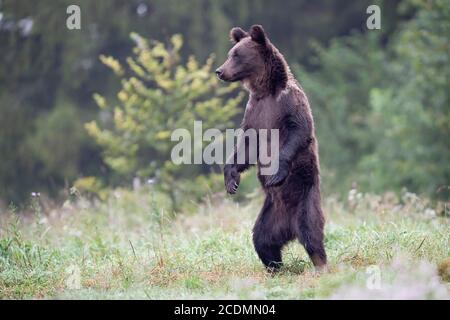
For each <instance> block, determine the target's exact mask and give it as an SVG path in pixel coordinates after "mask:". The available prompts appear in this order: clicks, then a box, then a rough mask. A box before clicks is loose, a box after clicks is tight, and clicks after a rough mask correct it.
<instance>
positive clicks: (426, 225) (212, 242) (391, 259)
mask: <svg viewBox="0 0 450 320" xmlns="http://www.w3.org/2000/svg"><path fill="white" fill-rule="evenodd" d="M159 200H160V199H158V196H157V195H155V194H154V193H153V192H152V190H151V189H150V190H147V189H146V190H142V191H140V192H131V191H126V190H116V191H115V192H113V193H112V194H111V195H110V196H109V198H108V199H107V200H106V201H98V202H96V201H88V200H86V199H84V198H82V197H75V198H74V199H72V200H70V201H69V200H68V201H67V202H66V203H65V204H64V205H63V206H60V207H58V208H55V209H52V210H43V206H42V205H41V203H42V201H41V200H40V199H39V198H38V197H35V198H34V199H33V200H32V204H31V206H30V210H29V212H28V214H22V213H21V214H18V213H17V209H15V208H14V207H12V206H11V207H10V208H9V209H8V213H9V214H0V217H1V220H0V298H1V299H11V298H12V299H19V298H26V299H54V298H57V299H99V298H102V299H189V298H191V299H230V298H236V299H322V298H326V299H328V298H330V299H347V298H357V299H360V298H371V299H378V298H380V299H384V298H394V299H395V298H402V299H404V298H406V299H413V298H417V299H449V298H450V293H449V288H450V286H449V281H450V278H449V272H450V258H449V235H450V228H449V220H448V219H449V218H448V208H447V209H446V208H445V207H444V206H443V204H442V203H438V204H431V203H428V202H427V201H426V200H424V199H421V198H419V197H418V196H416V195H415V194H411V193H406V192H405V193H403V195H402V196H401V197H397V196H395V195H394V194H385V195H382V196H377V195H368V194H361V193H358V191H356V190H352V191H350V192H349V194H348V198H347V199H345V200H343V201H339V200H337V199H336V198H333V197H327V198H325V199H323V206H324V210H325V212H326V215H327V225H326V249H327V253H328V257H329V270H328V272H325V273H323V274H317V273H315V272H314V270H313V268H312V265H311V263H310V261H309V259H308V257H307V255H306V252H305V251H304V249H303V248H302V247H301V246H300V245H299V244H298V242H292V243H291V244H290V245H288V246H287V247H286V248H285V249H284V251H283V257H284V262H285V265H284V266H283V268H282V270H281V271H280V272H279V273H277V274H275V275H270V274H268V273H267V272H266V271H265V270H264V268H263V266H262V264H261V263H260V261H259V259H258V257H257V256H256V253H255V251H254V249H253V245H252V241H251V229H252V226H253V223H254V220H255V218H256V215H257V213H258V210H259V207H260V206H261V203H262V199H261V198H259V196H257V195H255V196H254V197H250V198H249V199H248V201H246V202H245V203H244V204H238V203H235V202H233V201H232V200H231V199H230V198H228V197H227V198H223V195H215V196H209V197H207V198H206V199H205V200H204V202H203V203H202V204H194V203H193V204H191V206H190V207H189V208H186V210H185V211H186V212H180V213H178V214H176V215H174V214H170V212H169V211H167V210H164V205H163V204H161V203H163V201H159ZM374 275H375V278H373V277H374ZM377 277H378V278H377ZM374 279H375V280H374ZM377 279H378V280H377ZM373 281H375V282H373ZM377 281H378V282H377Z"/></svg>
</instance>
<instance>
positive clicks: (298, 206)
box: [216, 26, 326, 270]
mask: <svg viewBox="0 0 450 320" xmlns="http://www.w3.org/2000/svg"><path fill="white" fill-rule="evenodd" d="M230 37H231V40H232V41H233V43H234V46H233V48H232V49H231V50H230V51H229V53H228V59H227V60H226V61H225V63H224V64H223V65H222V66H221V67H220V68H219V69H218V70H217V71H216V73H217V75H218V77H219V78H221V79H222V80H225V81H242V82H243V84H244V86H245V88H246V89H247V90H248V91H249V93H250V97H249V100H248V103H247V106H246V110H245V115H244V119H243V122H242V129H244V130H247V129H250V128H253V129H279V130H280V131H279V132H280V156H279V159H280V168H279V170H278V172H277V173H276V174H274V175H272V176H263V175H261V170H260V164H259V163H258V164H257V165H258V178H259V180H260V182H261V185H262V187H263V189H264V192H265V194H266V199H265V201H264V205H263V208H262V210H261V212H260V214H259V216H258V219H257V221H256V224H255V227H254V229H253V241H254V245H255V249H256V251H257V253H258V255H259V257H260V258H261V260H262V262H263V263H264V265H265V266H266V267H267V268H269V269H270V270H276V269H277V268H278V267H279V266H280V265H281V249H282V247H283V246H284V245H285V244H286V243H287V242H288V241H290V240H293V239H295V238H297V239H298V240H299V241H300V243H301V244H302V245H303V246H304V247H305V249H306V251H307V252H308V254H309V256H310V258H311V260H312V262H313V264H314V265H315V266H316V267H324V266H325V265H326V253H325V249H324V246H323V238H324V234H323V228H324V216H323V213H322V209H321V205H320V178H319V157H318V152H317V142H316V138H315V133H314V121H313V117H312V114H311V109H310V106H309V102H308V99H307V97H306V95H305V93H304V92H303V90H302V88H301V87H300V85H299V84H298V83H297V81H296V80H295V79H294V77H293V75H292V73H291V71H290V69H289V67H288V65H287V63H286V61H285V59H284V57H283V55H282V54H281V53H280V52H279V51H278V49H277V48H275V46H273V45H272V43H271V42H270V40H269V39H268V38H267V36H266V34H265V32H264V30H263V28H262V27H261V26H253V27H252V28H251V29H250V31H249V32H245V31H244V30H242V29H241V28H233V29H232V30H231V32H230ZM244 142H246V141H245V140H244ZM238 150H240V148H236V152H235V154H234V155H233V156H232V157H233V159H234V160H236V159H237V153H238ZM235 163H236V161H234V162H233V163H231V162H230V161H228V162H227V164H226V165H225V168H224V176H225V186H226V188H227V191H228V192H229V193H231V194H233V193H235V192H236V189H237V187H238V186H239V181H240V173H241V172H243V171H244V170H246V169H247V168H248V167H250V165H251V163H249V162H247V163H245V164H235Z"/></svg>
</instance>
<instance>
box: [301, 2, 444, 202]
mask: <svg viewBox="0 0 450 320" xmlns="http://www.w3.org/2000/svg"><path fill="white" fill-rule="evenodd" d="M408 3H409V2H408ZM405 4H406V2H405ZM411 4H413V5H415V6H418V7H417V14H416V15H415V17H414V18H413V19H411V20H410V21H408V22H407V23H405V24H404V25H402V26H401V27H400V28H398V30H397V32H396V33H394V34H393V35H391V37H390V38H389V41H385V39H384V38H383V36H382V34H381V33H377V32H376V31H374V32H368V33H365V34H353V35H351V36H349V37H344V38H339V39H336V40H334V41H332V43H331V45H330V46H329V47H328V48H326V49H325V48H323V47H322V46H317V59H316V60H314V61H313V62H314V63H315V64H316V66H317V69H316V70H314V71H313V72H308V71H307V70H302V69H301V68H297V73H298V75H299V78H300V80H301V82H302V84H303V85H304V86H305V89H306V91H307V93H309V94H310V97H311V100H312V105H313V110H314V113H315V115H316V122H317V128H318V129H317V131H318V135H319V143H320V154H321V159H322V161H323V166H324V168H325V170H324V180H325V185H327V186H328V188H329V190H334V191H336V190H342V189H345V188H348V187H350V185H351V184H352V183H353V182H356V183H358V184H360V185H361V187H363V188H364V189H365V190H375V191H378V192H380V191H382V190H397V191H399V190H400V189H401V188H403V187H408V188H409V189H410V190H414V191H416V192H424V193H427V194H429V195H432V196H433V197H436V196H438V197H441V198H448V196H449V192H448V188H447V186H448V185H449V181H450V167H449V166H448V165H446V159H448V157H449V156H450V155H449V152H450V151H449V150H450V148H449V146H450V145H449V142H448V138H447V137H449V136H450V127H449V124H450V114H449V112H450V109H449V101H450V99H449V91H448V88H449V87H450V81H449V76H448V75H449V74H450V69H449V66H450V64H449V56H450V55H449V46H448V38H449V31H448V30H449V21H450V20H449V18H450V15H449V12H450V11H449V8H448V5H447V3H446V2H445V1H434V2H421V1H418V2H417V3H416V2H412V3H411Z"/></svg>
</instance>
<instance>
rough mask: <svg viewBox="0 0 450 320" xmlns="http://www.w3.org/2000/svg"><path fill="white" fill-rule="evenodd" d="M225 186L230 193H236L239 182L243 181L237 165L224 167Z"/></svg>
mask: <svg viewBox="0 0 450 320" xmlns="http://www.w3.org/2000/svg"><path fill="white" fill-rule="evenodd" d="M224 178H225V188H226V189H227V192H228V193H229V194H235V193H236V191H237V189H238V187H239V183H240V181H241V175H240V173H239V172H238V171H237V169H236V168H235V167H229V166H225V169H224Z"/></svg>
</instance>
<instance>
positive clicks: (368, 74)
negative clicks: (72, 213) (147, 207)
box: [0, 0, 450, 206]
mask: <svg viewBox="0 0 450 320" xmlns="http://www.w3.org/2000/svg"><path fill="white" fill-rule="evenodd" d="M75 2H76V3H75ZM70 4H78V5H79V6H80V7H81V26H82V29H81V30H68V29H67V28H66V19H67V17H68V15H67V14H66V9H67V7H68V5H70ZM370 4H378V5H379V6H380V7H381V30H367V28H366V20H367V18H368V16H369V15H368V14H367V13H366V8H367V7H368V6H369V5H370ZM255 23H258V24H262V25H263V26H264V28H265V29H266V31H267V32H268V34H269V37H270V38H271V40H272V42H273V43H274V44H275V45H276V46H277V47H278V48H279V49H280V51H281V52H282V53H284V55H285V57H286V59H287V61H288V63H289V64H290V66H291V68H292V69H293V71H294V73H295V75H296V77H297V79H298V80H299V82H300V83H301V84H302V86H303V87H304V89H305V91H306V93H307V94H308V96H309V99H310V102H311V106H312V109H313V113H314V116H315V121H316V130H317V134H318V140H319V146H320V156H321V164H322V179H323V185H324V192H325V194H339V193H344V192H346V191H348V190H349V189H350V188H352V186H353V187H354V186H355V185H357V186H358V188H359V189H362V190H367V191H373V192H382V191H385V190H393V191H399V190H401V189H402V188H407V189H408V190H410V191H413V192H417V193H423V194H426V195H427V196H430V197H433V198H436V197H439V198H446V199H447V198H448V196H449V190H448V185H449V184H450V165H449V159H450V139H449V138H450V105H449V101H450V99H449V89H450V79H449V77H450V58H449V51H450V48H449V39H450V2H449V1H448V0H427V1H424V0H423V1H421V0H403V1H397V0H385V1H375V0H369V1H366V0H363V1H347V0H340V1H332V0H322V1H307V0H285V1H282V2H280V1H256V0H248V1H238V0H229V1H207V0H192V1H170V0H169V1H168V0H165V1H159V0H153V1H150V0H148V1H143V0H130V1H124V0H102V1H88V0H78V1H71V0H70V1H65V0H58V1H54V0H39V1H28V0H0V159H1V164H0V199H1V201H0V203H3V206H7V205H8V204H9V203H10V202H12V201H13V202H15V203H19V204H20V203H24V201H26V200H27V199H29V197H30V194H31V192H40V193H41V194H42V195H44V194H45V195H48V196H49V197H51V198H53V199H58V198H61V197H64V196H65V195H67V194H68V193H69V191H68V190H70V188H71V187H72V186H74V185H75V186H77V189H79V190H85V191H86V192H91V193H93V194H96V195H100V196H101V190H106V189H109V188H112V187H115V186H119V185H122V186H128V187H131V186H132V184H133V179H134V178H135V177H140V178H141V180H142V181H147V180H149V179H153V180H155V184H156V185H158V186H160V187H161V190H162V191H164V192H169V193H170V197H172V198H173V200H174V199H176V198H177V197H179V196H182V195H183V193H184V194H185V196H186V197H189V199H192V197H193V196H194V195H196V194H198V196H201V195H202V194H204V192H206V191H221V190H223V187H222V186H223V183H222V180H221V175H220V173H219V172H220V171H219V168H213V167H211V166H208V165H203V166H197V167H196V168H195V169H194V170H193V168H191V167H188V166H182V167H175V166H173V165H171V164H170V163H169V162H168V160H170V158H167V155H168V154H169V155H170V146H171V144H170V141H169V140H170V130H172V129H173V128H176V127H177V126H178V127H179V126H182V127H184V126H185V127H187V128H188V129H189V128H191V127H192V121H193V120H194V119H202V120H203V121H205V123H207V126H210V127H217V128H225V127H231V128H233V127H237V126H238V125H239V120H240V117H241V116H242V109H243V107H244V106H245V98H243V96H242V95H239V89H237V88H235V86H231V87H229V86H226V85H224V84H222V83H218V82H217V80H216V79H215V78H214V75H213V70H214V69H215V67H216V66H217V65H219V64H220V63H221V62H222V60H223V59H224V58H225V56H226V53H227V51H228V49H229V48H230V43H229V40H228V33H229V30H230V28H231V27H233V26H241V27H243V28H245V29H247V28H248V27H249V26H251V25H252V24H255ZM130 35H131V37H130ZM174 35H176V36H174ZM150 40H158V41H160V43H159V44H158V43H155V42H151V41H150ZM163 43H164V44H166V45H162V44H163ZM133 48H134V49H133ZM211 54H214V56H215V58H214V60H213V58H212V56H211ZM192 56H193V57H195V58H192ZM190 57H191V58H190ZM111 69H112V70H111ZM99 107H100V108H99ZM239 110H240V111H239ZM168 152H169V153H168ZM194 178H195V179H196V181H197V183H195V184H193V183H192V182H190V181H191V179H194ZM183 181H189V183H186V184H183ZM135 182H136V180H135ZM175 186H176V187H178V189H181V191H179V192H178V193H176V188H174V187H175ZM187 186H189V188H190V189H186V188H188V187H187ZM255 186H256V183H255V182H254V181H253V182H252V181H250V182H248V188H251V187H255ZM193 187H194V188H195V189H196V190H192V188H193ZM243 188H245V186H243ZM205 190H206V191H205Z"/></svg>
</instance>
